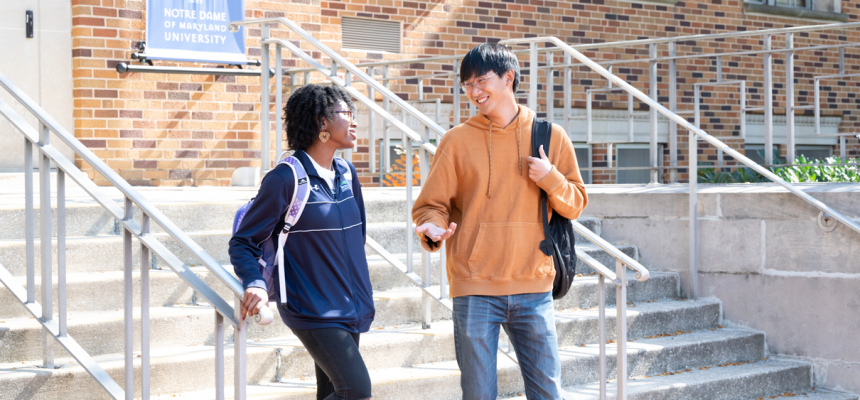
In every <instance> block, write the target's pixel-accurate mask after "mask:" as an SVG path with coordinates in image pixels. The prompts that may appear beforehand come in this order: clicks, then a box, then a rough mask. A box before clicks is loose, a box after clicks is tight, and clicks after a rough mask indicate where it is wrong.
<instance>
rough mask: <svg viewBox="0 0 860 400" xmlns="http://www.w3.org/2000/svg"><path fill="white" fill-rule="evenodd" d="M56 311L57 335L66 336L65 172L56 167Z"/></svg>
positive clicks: (67, 319) (67, 322) (67, 324)
mask: <svg viewBox="0 0 860 400" xmlns="http://www.w3.org/2000/svg"><path fill="white" fill-rule="evenodd" d="M57 278H58V282H57V312H58V313H59V318H60V330H59V332H58V333H59V335H58V336H68V332H69V318H68V313H67V310H68V307H67V304H68V302H67V301H66V300H67V299H66V294H67V293H66V172H65V171H63V170H62V169H61V168H57Z"/></svg>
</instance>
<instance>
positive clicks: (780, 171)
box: [698, 155, 860, 183]
mask: <svg viewBox="0 0 860 400" xmlns="http://www.w3.org/2000/svg"><path fill="white" fill-rule="evenodd" d="M777 159H779V156H778V155H777ZM779 160H780V163H785V159H779ZM795 163H796V164H831V165H825V166H813V167H801V166H793V167H781V168H770V171H771V172H773V173H775V174H776V175H777V176H779V177H780V178H782V179H784V180H785V181H787V182H790V183H801V182H860V167H858V166H857V165H842V164H858V163H860V158H858V159H853V160H852V159H848V160H847V161H843V160H842V159H840V158H838V157H827V158H825V159H823V160H821V159H810V158H806V157H804V156H798V157H797V159H796V160H795ZM700 165H702V164H701V163H700ZM698 182H699V183H760V182H770V179H767V178H765V177H764V176H763V175H761V174H759V173H758V172H756V171H754V170H753V169H752V168H747V167H741V168H734V169H732V170H730V171H719V170H716V169H714V168H713V167H710V168H700V169H699V179H698Z"/></svg>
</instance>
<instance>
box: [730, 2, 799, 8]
mask: <svg viewBox="0 0 860 400" xmlns="http://www.w3.org/2000/svg"><path fill="white" fill-rule="evenodd" d="M812 1H813V0H746V2H747V3H751V4H761V5H763V6H771V7H794V8H812Z"/></svg>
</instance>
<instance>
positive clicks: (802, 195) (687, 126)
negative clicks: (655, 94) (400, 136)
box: [500, 22, 860, 233]
mask: <svg viewBox="0 0 860 400" xmlns="http://www.w3.org/2000/svg"><path fill="white" fill-rule="evenodd" d="M834 25H842V24H834ZM845 25H852V26H854V25H857V26H860V22H852V23H850V24H845ZM825 26H826V25H825ZM785 29H795V28H785ZM543 42H552V43H553V44H555V45H556V46H557V47H559V48H561V49H562V50H564V51H565V52H567V53H569V54H570V55H571V56H572V57H573V58H576V59H577V60H579V61H580V62H581V63H583V64H585V65H586V66H588V67H589V68H591V69H592V70H593V71H595V72H597V73H598V74H600V75H601V76H603V77H604V78H606V79H607V80H609V81H611V82H612V83H613V84H615V85H618V86H619V87H622V88H624V90H625V91H627V92H628V93H630V94H632V95H633V96H636V98H637V99H639V100H640V101H642V102H643V103H645V104H647V105H648V106H649V107H652V108H654V109H655V110H657V112H659V113H660V114H663V115H664V116H666V117H667V118H669V119H671V120H672V121H674V122H675V123H677V124H678V125H680V126H682V127H684V128H685V129H687V130H688V131H690V132H693V133H695V134H696V136H699V137H700V138H702V139H704V140H705V141H707V142H708V143H710V144H711V145H713V146H714V147H716V148H718V149H720V150H722V151H723V152H725V153H726V154H728V155H730V156H732V157H734V158H735V159H736V160H738V161H740V162H742V163H744V164H746V165H747V166H749V167H750V168H752V169H753V170H755V171H756V172H758V173H760V174H762V175H764V176H765V177H767V178H768V179H770V180H772V181H774V182H775V183H778V184H780V185H781V186H783V187H784V188H786V189H788V191H789V192H791V193H793V194H794V195H796V196H798V197H800V198H801V199H803V200H804V201H806V202H807V203H809V204H811V205H812V206H813V207H815V208H817V209H819V210H821V211H823V212H825V213H827V214H830V215H832V216H833V217H834V218H836V220H837V221H839V222H841V223H843V224H845V225H846V226H848V227H850V228H851V229H853V230H854V231H856V232H858V233H860V224H858V223H856V222H854V221H852V220H851V219H849V218H848V217H846V216H844V215H842V213H840V212H838V211H836V210H834V209H833V208H831V207H830V206H828V205H826V204H824V203H822V202H821V201H819V200H818V199H816V198H814V197H812V196H810V195H808V194H806V193H805V192H803V191H801V190H800V189H797V188H796V187H794V186H793V185H792V184H790V183H788V182H786V181H785V180H783V179H782V178H780V177H779V176H777V175H776V174H774V173H773V172H771V171H769V170H767V169H766V168H764V167H762V166H761V165H759V164H757V163H756V162H754V161H752V160H750V159H749V158H747V157H746V156H744V155H743V154H741V153H740V152H738V151H737V150H734V149H732V148H731V147H729V146H728V145H726V144H725V143H723V142H721V141H720V140H718V139H717V138H715V137H713V136H711V135H709V134H708V133H706V132H705V131H703V130H701V129H699V128H697V127H696V126H694V125H693V124H691V123H689V122H688V121H687V120H686V119H685V118H684V117H681V116H680V115H678V114H676V113H674V112H672V111H669V109H667V108H666V107H663V106H662V105H660V103H658V102H657V101H655V100H654V99H652V98H651V97H649V96H648V95H646V94H645V93H643V92H642V91H641V90H639V89H636V88H635V87H633V86H632V85H630V84H629V83H627V82H626V81H624V80H623V79H621V78H619V77H618V76H616V75H614V74H613V73H611V72H609V71H607V70H606V68H603V67H601V66H600V65H597V64H596V63H595V62H593V61H591V60H590V59H589V58H588V57H586V56H585V55H583V54H582V53H580V52H579V51H577V50H576V49H574V48H572V47H571V46H568V45H567V44H566V43H564V42H563V41H561V40H560V39H558V38H556V37H539V38H527V39H508V40H503V41H501V42H500V43H503V44H506V43H511V44H515V43H516V44H522V43H543ZM691 147H693V148H695V146H691ZM690 181H691V182H695V179H691V180H690Z"/></svg>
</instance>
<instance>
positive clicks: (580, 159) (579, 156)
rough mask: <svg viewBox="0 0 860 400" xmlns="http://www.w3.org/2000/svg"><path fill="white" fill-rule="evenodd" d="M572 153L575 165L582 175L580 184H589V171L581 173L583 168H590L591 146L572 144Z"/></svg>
mask: <svg viewBox="0 0 860 400" xmlns="http://www.w3.org/2000/svg"><path fill="white" fill-rule="evenodd" d="M573 151H574V153H576V165H577V167H579V169H580V174H581V175H582V183H589V184H590V183H591V171H582V169H583V168H588V167H590V166H591V146H589V145H587V144H585V143H574V144H573Z"/></svg>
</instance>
